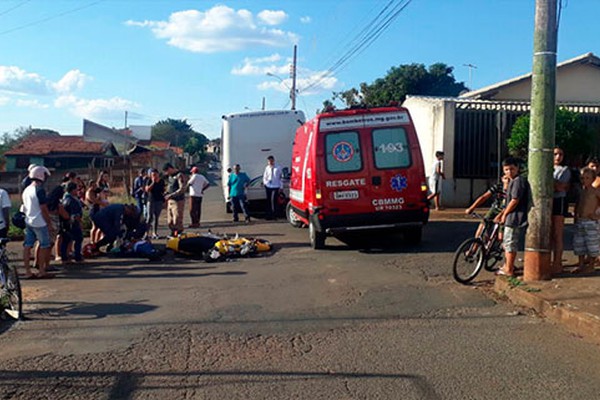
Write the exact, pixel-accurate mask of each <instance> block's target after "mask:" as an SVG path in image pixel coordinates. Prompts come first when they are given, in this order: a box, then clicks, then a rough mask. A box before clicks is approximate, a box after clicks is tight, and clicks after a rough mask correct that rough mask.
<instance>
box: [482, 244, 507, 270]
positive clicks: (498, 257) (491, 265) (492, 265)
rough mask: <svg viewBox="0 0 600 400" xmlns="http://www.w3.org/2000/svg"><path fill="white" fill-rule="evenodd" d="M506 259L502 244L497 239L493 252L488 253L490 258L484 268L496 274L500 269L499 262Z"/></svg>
mask: <svg viewBox="0 0 600 400" xmlns="http://www.w3.org/2000/svg"><path fill="white" fill-rule="evenodd" d="M503 258H504V251H502V243H501V242H500V241H499V240H498V239H496V240H495V241H494V244H493V245H492V248H491V250H490V251H489V253H488V256H487V258H486V260H485V262H484V263H483V268H485V270H486V271H490V272H494V271H497V270H498V269H500V265H499V264H498V262H499V261H502V259H503Z"/></svg>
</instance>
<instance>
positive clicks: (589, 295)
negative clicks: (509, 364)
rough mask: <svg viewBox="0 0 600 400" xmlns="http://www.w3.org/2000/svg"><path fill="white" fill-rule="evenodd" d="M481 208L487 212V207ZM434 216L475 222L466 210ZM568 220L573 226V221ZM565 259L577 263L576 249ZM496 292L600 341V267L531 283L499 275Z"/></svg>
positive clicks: (592, 339)
mask: <svg viewBox="0 0 600 400" xmlns="http://www.w3.org/2000/svg"><path fill="white" fill-rule="evenodd" d="M478 211H479V213H480V214H483V213H485V211H486V210H484V209H480V210H478ZM430 219H431V220H432V221H456V220H464V221H468V220H470V221H473V220H472V219H471V218H469V217H468V216H466V215H465V211H464V209H446V210H441V211H432V212H431V217H430ZM565 222H566V225H571V224H572V223H573V220H572V219H567V220H566V221H565ZM567 228H568V226H567ZM565 239H566V241H568V240H569V239H568V238H567V237H565ZM563 258H564V259H565V262H564V264H565V265H574V264H576V262H577V257H575V255H574V254H573V252H572V251H565V253H564V255H563ZM566 270H567V271H569V268H566ZM494 291H495V292H496V293H497V294H499V295H501V296H505V297H506V298H508V299H509V300H510V301H511V302H512V303H513V304H516V305H518V306H522V307H527V308H530V309H533V310H535V311H536V312H537V313H538V314H540V315H542V316H544V317H545V318H547V319H548V320H551V321H554V322H558V323H560V324H562V325H563V326H564V327H565V328H566V329H567V330H568V331H570V332H572V333H573V334H575V335H577V336H580V337H583V338H586V339H588V340H590V341H593V342H595V343H598V344H600V269H598V268H596V272H595V273H592V274H570V273H569V272H565V273H563V274H561V275H559V276H556V277H554V278H553V279H552V280H549V281H539V282H528V283H524V282H522V281H521V280H520V279H519V278H516V279H515V278H506V277H497V278H496V281H495V284H494Z"/></svg>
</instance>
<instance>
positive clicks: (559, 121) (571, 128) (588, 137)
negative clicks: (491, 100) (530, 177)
mask: <svg viewBox="0 0 600 400" xmlns="http://www.w3.org/2000/svg"><path fill="white" fill-rule="evenodd" d="M529 122H530V115H529V114H525V115H522V116H520V117H519V118H517V120H516V121H515V124H514V125H513V127H512V130H511V134H510V138H509V139H508V141H507V145H508V152H509V153H510V155H512V156H514V157H519V158H521V159H523V160H527V155H528V152H529V150H528V148H529ZM555 142H556V146H558V147H560V148H561V149H563V150H564V151H565V156H566V157H568V159H570V160H578V161H580V160H583V159H585V158H587V157H588V156H590V155H591V151H592V149H593V148H594V133H593V132H592V130H590V129H588V127H587V126H586V125H585V124H584V122H583V121H582V120H581V116H580V115H579V113H576V112H573V111H569V110H567V109H563V108H557V109H556V133H555Z"/></svg>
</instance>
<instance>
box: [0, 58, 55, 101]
mask: <svg viewBox="0 0 600 400" xmlns="http://www.w3.org/2000/svg"><path fill="white" fill-rule="evenodd" d="M49 83H50V81H48V80H47V79H45V78H43V77H42V76H40V75H38V74H35V73H31V72H27V71H25V70H23V69H21V68H19V67H15V66H4V65H0V90H2V91H6V92H13V93H19V94H35V95H44V94H50V92H51V90H50V85H49Z"/></svg>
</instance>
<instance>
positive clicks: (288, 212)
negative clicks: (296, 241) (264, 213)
mask: <svg viewBox="0 0 600 400" xmlns="http://www.w3.org/2000/svg"><path fill="white" fill-rule="evenodd" d="M285 216H286V217H287V220H288V222H289V223H290V225H292V226H293V227H294V228H300V227H301V226H302V221H300V220H299V219H298V216H297V215H296V213H295V212H294V209H293V208H292V203H290V202H288V203H287V206H286V207H285Z"/></svg>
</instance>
